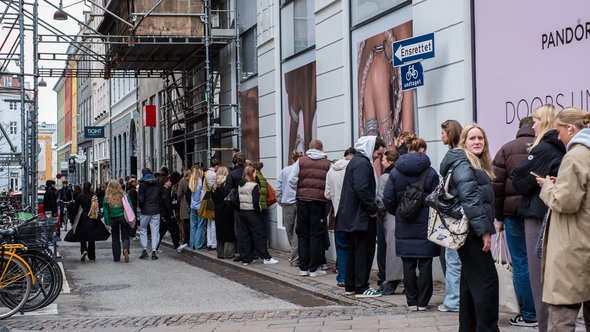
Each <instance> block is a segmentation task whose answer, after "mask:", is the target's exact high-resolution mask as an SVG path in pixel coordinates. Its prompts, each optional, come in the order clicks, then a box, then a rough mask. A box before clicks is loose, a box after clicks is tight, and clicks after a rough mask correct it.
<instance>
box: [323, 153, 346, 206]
mask: <svg viewBox="0 0 590 332" xmlns="http://www.w3.org/2000/svg"><path fill="white" fill-rule="evenodd" d="M349 162H350V160H347V159H344V158H342V159H340V160H338V161H336V162H335V163H333V164H332V166H331V167H330V170H329V171H328V174H327V175H326V190H325V191H324V196H326V198H327V199H329V200H331V201H332V206H333V207H334V208H333V209H334V216H336V215H338V206H339V204H340V195H341V194H342V182H343V181H344V173H345V171H346V166H348V163H349Z"/></svg>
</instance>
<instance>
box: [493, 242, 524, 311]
mask: <svg viewBox="0 0 590 332" xmlns="http://www.w3.org/2000/svg"><path fill="white" fill-rule="evenodd" d="M505 237H506V234H505V232H504V231H502V232H500V233H499V234H497V236H496V247H495V248H494V251H493V253H492V256H493V257H494V261H495V265H496V271H497V272H498V285H499V292H498V303H499V310H500V312H503V313H507V314H518V313H520V306H519V305H518V298H517V297H516V291H515V290H514V281H513V280H512V265H510V263H508V262H507V261H506V262H504V259H503V258H504V257H503V254H502V253H503V251H504V250H508V248H506V246H505V245H504V241H505Z"/></svg>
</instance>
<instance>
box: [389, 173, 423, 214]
mask: <svg viewBox="0 0 590 332" xmlns="http://www.w3.org/2000/svg"><path fill="white" fill-rule="evenodd" d="M426 173H428V169H427V170H425V171H424V172H422V174H420V176H419V177H418V179H417V180H416V181H415V182H412V183H410V184H409V185H408V186H407V187H406V191H404V193H403V194H402V197H401V198H400V200H399V204H398V205H397V210H396V213H397V214H398V215H399V216H400V217H402V218H404V219H405V220H408V221H412V220H414V219H416V218H417V217H418V215H419V214H420V209H421V208H422V202H423V201H424V181H425V180H426Z"/></svg>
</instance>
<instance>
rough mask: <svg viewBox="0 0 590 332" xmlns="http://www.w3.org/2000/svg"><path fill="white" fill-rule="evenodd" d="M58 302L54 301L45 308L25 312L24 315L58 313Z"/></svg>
mask: <svg viewBox="0 0 590 332" xmlns="http://www.w3.org/2000/svg"><path fill="white" fill-rule="evenodd" d="M57 314H58V312H57V303H52V304H50V305H48V306H46V307H44V308H41V309H37V310H35V311H28V312H25V313H24V316H41V315H57Z"/></svg>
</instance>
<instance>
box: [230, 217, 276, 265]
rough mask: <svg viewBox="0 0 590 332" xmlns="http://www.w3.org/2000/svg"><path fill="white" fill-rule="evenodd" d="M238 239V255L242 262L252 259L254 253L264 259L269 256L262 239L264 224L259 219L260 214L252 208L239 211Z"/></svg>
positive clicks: (248, 261) (264, 240) (264, 241)
mask: <svg viewBox="0 0 590 332" xmlns="http://www.w3.org/2000/svg"><path fill="white" fill-rule="evenodd" d="M239 228H240V231H239V234H240V237H241V238H240V239H239V241H238V245H239V246H240V247H239V250H240V256H241V257H242V261H243V262H244V263H250V262H251V261H252V260H254V253H256V254H257V255H258V256H259V257H262V258H264V259H269V258H270V257H271V256H270V254H269V253H268V249H267V248H266V239H264V225H262V222H261V220H260V214H259V213H258V212H256V211H254V210H250V211H240V223H239Z"/></svg>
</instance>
